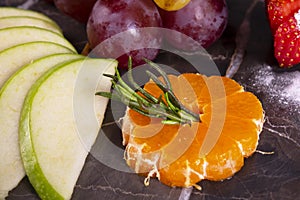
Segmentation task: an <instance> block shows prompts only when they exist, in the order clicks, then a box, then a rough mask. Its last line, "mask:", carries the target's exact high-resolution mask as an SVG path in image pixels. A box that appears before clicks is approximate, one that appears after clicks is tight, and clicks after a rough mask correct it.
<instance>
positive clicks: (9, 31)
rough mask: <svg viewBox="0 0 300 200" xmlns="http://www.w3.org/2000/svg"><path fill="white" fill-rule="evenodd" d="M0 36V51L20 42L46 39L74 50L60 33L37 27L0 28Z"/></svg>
mask: <svg viewBox="0 0 300 200" xmlns="http://www.w3.org/2000/svg"><path fill="white" fill-rule="evenodd" d="M0 38H1V43H0V51H1V50H4V49H6V48H10V47H13V46H15V45H18V44H22V43H27V42H34V41H46V42H54V43H57V44H60V45H63V46H65V47H67V48H69V49H71V50H72V51H74V52H76V49H75V48H74V47H73V45H72V44H71V43H70V42H69V41H68V40H67V39H66V38H64V37H63V36H62V35H60V34H57V33H55V32H52V31H49V30H47V29H42V28H37V27H27V26H22V27H11V28H4V29H0Z"/></svg>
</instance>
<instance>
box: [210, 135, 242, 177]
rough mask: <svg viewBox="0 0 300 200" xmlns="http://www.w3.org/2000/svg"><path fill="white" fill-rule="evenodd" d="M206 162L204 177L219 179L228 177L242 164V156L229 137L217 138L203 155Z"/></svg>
mask: <svg viewBox="0 0 300 200" xmlns="http://www.w3.org/2000/svg"><path fill="white" fill-rule="evenodd" d="M205 160H206V162H207V166H206V176H205V178H207V179H209V180H213V181H220V180H224V179H226V178H230V177H231V176H232V175H233V174H234V173H236V172H237V171H239V170H240V169H241V168H242V166H243V165H244V157H243V155H242V153H241V151H240V149H239V147H238V145H237V144H236V143H235V141H233V140H230V139H229V138H226V137H222V138H220V139H219V140H218V142H217V144H216V145H215V147H214V148H213V149H212V151H211V152H210V153H209V154H208V155H207V156H205Z"/></svg>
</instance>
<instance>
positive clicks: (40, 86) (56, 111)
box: [19, 58, 117, 199]
mask: <svg viewBox="0 0 300 200" xmlns="http://www.w3.org/2000/svg"><path fill="white" fill-rule="evenodd" d="M116 66H117V62H116V61H115V60H109V59H92V58H89V59H82V60H76V61H73V62H70V63H67V64H66V63H65V64H63V65H60V66H56V67H54V68H52V69H50V70H49V71H48V72H46V73H45V74H44V75H43V76H42V77H40V78H39V79H38V80H37V81H36V83H35V84H34V85H33V86H32V88H31V89H30V91H29V93H28V94H27V97H26V99H25V102H24V106H23V109H22V114H21V121H20V128H19V130H20V132H19V137H20V149H21V157H22V160H23V164H24V167H25V171H26V174H27V176H28V178H29V180H30V182H31V184H32V185H33V187H34V188H35V190H36V191H37V193H38V194H39V196H40V197H41V198H42V199H70V198H71V195H72V192H73V188H74V186H75V184H76V181H77V179H78V176H79V174H80V172H81V169H82V167H83V165H84V163H85V159H86V156H87V154H88V152H89V150H90V149H91V146H92V143H93V142H91V141H95V139H96V137H97V134H98V131H99V128H100V126H101V124H102V120H103V116H104V111H105V109H106V106H107V102H108V100H107V99H106V98H102V97H98V96H95V93H96V92H97V91H98V90H99V89H101V91H103V90H102V89H104V90H106V91H109V90H110V86H111V82H110V79H109V78H107V77H104V76H102V75H103V73H109V74H114V73H115V68H116ZM83 69H84V71H82V70H83ZM81 73H84V74H85V75H84V76H85V77H83V79H81V80H86V81H80V82H79V83H78V82H77V81H78V80H77V78H78V77H79V76H80V74H81ZM91 79H93V80H91ZM86 84H88V85H86ZM77 87H81V88H89V91H90V92H89V94H88V95H87V94H86V93H85V94H84V93H83V94H81V93H80V92H79V93H78V92H77V93H76V90H78V88H77ZM78 91H80V88H79V90H78ZM74 95H76V96H74ZM77 95H79V96H77ZM81 95H84V98H82V96H81ZM77 97H78V98H79V99H81V100H82V102H81V105H82V106H91V107H93V108H97V106H95V105H101V108H102V109H100V110H96V111H95V112H94V113H89V114H90V115H89V116H87V118H90V119H91V121H94V120H93V118H96V119H97V120H96V121H97V122H96V123H93V124H92V126H93V127H94V128H92V129H91V127H87V129H90V130H94V132H89V131H85V133H80V132H78V130H79V129H78V127H77V125H78V124H77V123H81V122H80V121H78V119H75V117H74V116H76V114H75V115H74V112H76V111H75V110H76V106H74V98H77ZM90 101H93V102H94V104H92V105H89V104H86V103H88V102H90ZM77 105H79V104H77ZM85 114H86V113H85ZM99 116H100V117H99ZM77 117H80V116H78V115H77ZM83 123H85V122H83ZM87 123H88V124H89V126H91V124H90V123H89V121H87ZM80 126H81V127H82V126H83V125H82V124H81V125H80ZM95 130H97V131H95ZM82 134H83V135H82ZM85 135H87V136H85ZM85 139H87V140H86V141H87V143H83V141H85Z"/></svg>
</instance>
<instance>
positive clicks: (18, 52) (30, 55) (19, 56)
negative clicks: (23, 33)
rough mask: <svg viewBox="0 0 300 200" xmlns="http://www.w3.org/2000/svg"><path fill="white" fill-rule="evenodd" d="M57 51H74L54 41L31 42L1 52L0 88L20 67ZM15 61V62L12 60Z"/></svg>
mask: <svg viewBox="0 0 300 200" xmlns="http://www.w3.org/2000/svg"><path fill="white" fill-rule="evenodd" d="M55 53H74V52H73V51H72V50H70V49H69V48H67V47H65V46H61V45H59V44H56V43H53V42H30V43H24V44H20V45H17V46H14V47H12V48H9V49H5V50H3V51H1V52H0V88H1V87H2V85H3V84H4V82H5V81H6V80H7V79H8V78H9V77H10V76H11V75H12V74H13V73H14V72H16V71H17V70H18V69H19V68H21V67H22V66H24V65H26V64H28V63H30V62H32V61H33V60H36V59H39V58H41V57H44V56H47V55H51V54H55ZM12 61H13V62H12Z"/></svg>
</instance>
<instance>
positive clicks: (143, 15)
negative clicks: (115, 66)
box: [87, 0, 162, 67]
mask: <svg viewBox="0 0 300 200" xmlns="http://www.w3.org/2000/svg"><path fill="white" fill-rule="evenodd" d="M161 26H162V22H161V17H160V14H159V12H158V10H157V8H156V6H155V4H154V3H153V2H152V1H151V0H98V1H97V2H96V3H95V5H94V7H93V10H92V12H91V15H90V18H89V20H88V23H87V36H88V40H89V44H90V46H91V48H92V49H93V53H94V54H96V56H101V57H112V58H117V59H118V61H119V66H120V67H126V66H127V60H128V56H129V55H130V56H132V59H133V65H134V66H136V65H138V64H141V63H142V62H143V58H147V59H150V60H152V59H154V58H155V57H156V55H157V54H158V52H159V49H158V48H159V47H160V44H161V40H162V36H161V34H159V33H158V32H157V33H154V34H153V33H150V32H147V31H143V30H142V29H143V28H144V27H161ZM124 32H126V34H125V35H123V36H120V38H119V40H118V41H116V40H114V41H116V42H114V43H113V44H107V45H106V47H103V48H100V47H99V46H101V45H99V44H102V43H103V41H105V40H106V39H111V38H113V36H115V35H116V34H118V33H124ZM118 35H120V34H118ZM106 41H107V40H106ZM109 41H110V42H113V40H112V39H111V40H109ZM96 46H97V48H95V47H96ZM102 46H103V45H102ZM108 46H110V47H108ZM137 47H140V49H137ZM148 47H149V48H148ZM154 47H157V48H154ZM116 51H118V52H123V54H122V56H120V55H119V56H118V57H114V56H116Z"/></svg>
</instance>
